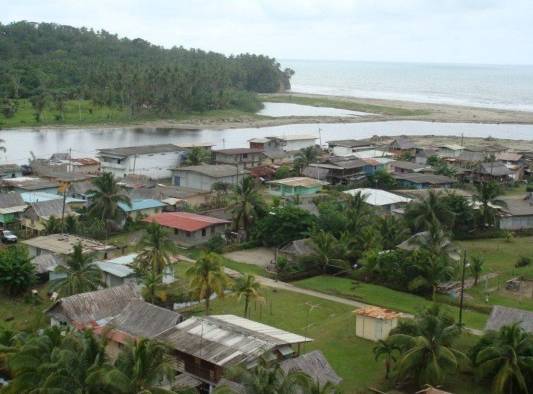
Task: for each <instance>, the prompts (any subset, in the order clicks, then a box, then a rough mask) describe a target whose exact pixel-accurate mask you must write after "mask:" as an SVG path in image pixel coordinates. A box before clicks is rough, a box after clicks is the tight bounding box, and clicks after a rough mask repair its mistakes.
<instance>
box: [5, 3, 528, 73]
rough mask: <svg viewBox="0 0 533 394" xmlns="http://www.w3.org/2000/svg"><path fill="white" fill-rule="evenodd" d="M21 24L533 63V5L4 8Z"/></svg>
mask: <svg viewBox="0 0 533 394" xmlns="http://www.w3.org/2000/svg"><path fill="white" fill-rule="evenodd" d="M6 3H7V2H6ZM22 19H25V20H32V21H38V22H40V21H47V22H57V23H61V24H70V25H74V26H87V27H92V28H95V29H105V30H107V31H109V32H112V33H117V34H119V35H121V36H127V37H130V38H135V37H141V38H144V39H146V40H148V41H151V42H153V43H156V44H159V45H164V46H166V47H171V46H174V45H183V46H185V47H195V48H203V49H206V50H215V51H219V52H223V53H226V54H233V53H239V52H255V53H265V54H268V55H272V56H276V57H278V58H308V59H309V58H311V59H317V58H319V59H330V60H334V59H346V60H380V61H424V62H431V61H434V62H470V63H527V64H532V63H533V40H530V37H532V36H533V23H531V20H533V1H531V0H439V1H434V0H401V1H400V0H380V1H375V0H289V1H287V0H178V1H176V0H174V1H173V0H151V1H150V2H147V1H142V0H92V1H82V0H49V1H46V2H43V1H35V0H19V1H11V2H9V3H7V4H4V5H3V7H2V14H1V15H0V21H1V22H2V23H8V22H11V21H15V20H22Z"/></svg>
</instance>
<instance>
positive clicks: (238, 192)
mask: <svg viewBox="0 0 533 394" xmlns="http://www.w3.org/2000/svg"><path fill="white" fill-rule="evenodd" d="M264 205H265V204H264V201H263V199H262V197H261V195H260V193H259V187H258V183H257V181H256V180H255V179H254V178H252V177H245V178H244V179H243V180H242V182H241V183H240V184H238V185H236V186H235V188H234V189H233V193H232V194H231V196H230V203H229V209H230V210H231V213H232V215H233V225H234V227H235V229H236V230H238V229H239V227H240V226H241V225H242V228H243V229H244V232H245V234H246V239H248V237H249V235H250V226H251V225H252V223H253V222H254V221H255V220H256V219H257V218H258V217H259V216H260V214H261V213H262V211H263V210H264Z"/></svg>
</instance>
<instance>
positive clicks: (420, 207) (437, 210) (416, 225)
mask: <svg viewBox="0 0 533 394" xmlns="http://www.w3.org/2000/svg"><path fill="white" fill-rule="evenodd" d="M405 217H406V220H407V221H408V223H410V225H411V227H412V229H413V230H414V231H424V230H428V228H429V227H430V226H431V225H432V224H433V223H435V222H437V223H439V224H441V225H442V226H443V227H445V228H447V229H450V228H451V227H452V226H453V221H454V215H453V212H452V211H451V210H450V209H449V207H448V206H447V204H445V202H444V200H443V198H442V197H441V195H440V194H439V192H435V191H430V192H429V193H428V195H427V196H426V197H425V198H424V199H422V200H421V201H419V202H416V203H414V204H410V205H409V206H408V207H407V211H406V214H405Z"/></svg>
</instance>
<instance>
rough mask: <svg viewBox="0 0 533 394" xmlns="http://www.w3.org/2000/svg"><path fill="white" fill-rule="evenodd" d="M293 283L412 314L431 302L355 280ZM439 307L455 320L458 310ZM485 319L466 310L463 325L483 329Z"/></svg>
mask: <svg viewBox="0 0 533 394" xmlns="http://www.w3.org/2000/svg"><path fill="white" fill-rule="evenodd" d="M293 284H294V285H296V286H300V287H303V288H306V289H311V290H317V291H320V292H323V293H327V294H333V295H337V296H341V297H346V298H349V299H353V300H357V301H361V302H365V303H368V304H372V305H379V306H383V307H386V308H391V309H394V310H398V311H401V312H407V313H411V314H414V313H416V312H417V311H419V310H420V309H422V308H425V307H428V306H430V305H431V304H432V302H431V301H430V300H427V299H426V298H423V297H420V296H417V295H414V294H410V293H405V292H401V291H396V290H392V289H389V288H387V287H384V286H378V285H373V284H371V283H361V282H358V283H357V284H356V285H354V281H353V280H351V279H347V278H338V277H332V276H315V277H313V278H308V279H304V280H301V281H298V282H294V283H293ZM442 308H444V309H445V310H446V311H447V312H448V313H449V314H450V315H452V316H453V317H455V318H456V319H457V318H458V315H459V308H457V307H454V306H451V305H447V304H443V305H442ZM487 317H488V316H487V315H485V314H483V313H479V312H475V311H469V310H466V311H465V312H464V321H465V324H466V325H467V326H468V327H472V328H478V329H481V328H483V327H484V326H485V322H486V320H487Z"/></svg>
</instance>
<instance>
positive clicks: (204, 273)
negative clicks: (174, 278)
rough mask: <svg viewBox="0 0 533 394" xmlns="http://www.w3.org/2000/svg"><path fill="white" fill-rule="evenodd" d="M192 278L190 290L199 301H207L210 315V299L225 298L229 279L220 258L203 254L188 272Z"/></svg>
mask: <svg viewBox="0 0 533 394" xmlns="http://www.w3.org/2000/svg"><path fill="white" fill-rule="evenodd" d="M186 275H187V276H188V277H189V278H190V288H191V291H192V292H193V294H195V295H196V297H197V298H198V300H202V299H203V300H205V314H206V315H208V314H209V306H210V299H211V296H212V295H213V294H216V295H217V296H218V297H220V298H223V297H224V289H225V288H226V287H227V286H228V284H229V279H228V277H227V276H226V274H225V273H224V266H223V265H222V262H221V259H220V256H219V255H217V254H216V253H212V252H211V253H205V254H203V255H202V256H201V257H200V258H199V259H198V260H196V262H195V263H194V265H193V266H191V267H190V268H189V269H187V271H186Z"/></svg>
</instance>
